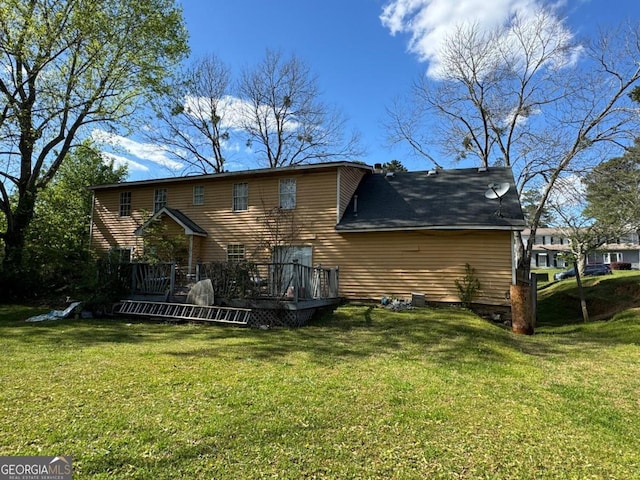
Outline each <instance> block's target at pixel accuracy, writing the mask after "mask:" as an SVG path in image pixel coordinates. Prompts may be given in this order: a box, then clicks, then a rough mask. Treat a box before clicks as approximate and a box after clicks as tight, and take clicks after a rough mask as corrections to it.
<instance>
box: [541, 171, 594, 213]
mask: <svg viewBox="0 0 640 480" xmlns="http://www.w3.org/2000/svg"><path fill="white" fill-rule="evenodd" d="M585 195H586V186H585V184H584V182H583V181H582V178H580V177H579V176H578V175H576V174H574V173H572V174H570V175H567V176H565V177H560V178H558V180H556V183H555V185H554V188H553V190H552V191H551V194H550V195H549V202H550V204H551V205H553V206H555V207H556V208H572V207H576V206H579V205H581V204H583V203H584V198H585Z"/></svg>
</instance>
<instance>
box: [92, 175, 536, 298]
mask: <svg viewBox="0 0 640 480" xmlns="http://www.w3.org/2000/svg"><path fill="white" fill-rule="evenodd" d="M494 184H495V185H498V184H501V185H507V184H508V185H509V186H511V188H510V189H509V190H508V191H507V192H506V194H504V196H503V197H502V198H499V199H498V198H487V196H486V195H485V193H486V192H487V190H488V186H489V185H494ZM92 190H93V193H94V208H93V218H92V228H91V244H92V247H93V248H94V249H95V250H96V251H97V252H103V253H105V252H110V253H111V254H116V255H118V256H120V258H122V259H123V260H129V259H134V258H136V257H138V256H140V255H141V254H142V253H143V251H144V248H145V244H144V241H143V238H144V233H145V231H146V230H147V229H149V228H150V227H151V226H152V225H154V224H155V225H157V224H161V225H163V228H164V229H165V233H167V234H168V235H170V236H172V237H173V238H175V239H178V240H180V241H181V242H182V245H183V249H182V253H181V258H179V259H178V261H180V262H181V264H182V265H184V266H185V268H187V269H188V270H189V271H193V270H194V268H195V265H196V263H197V262H213V261H232V262H233V261H238V260H244V259H247V260H252V261H259V262H268V261H279V262H283V261H286V262H288V261H291V260H293V259H296V260H298V261H299V262H300V263H302V264H304V265H309V266H311V265H314V266H315V265H318V264H321V265H323V266H331V267H339V272H340V292H339V293H340V296H342V297H346V298H349V299H375V300H379V299H380V298H382V297H383V296H387V297H391V296H397V297H401V298H407V297H410V296H411V294H412V293H420V294H424V295H425V298H426V300H427V301H432V302H458V301H459V297H458V294H457V289H456V286H455V281H456V280H457V279H461V278H462V277H463V276H464V272H465V264H467V263H468V264H470V265H471V266H472V267H473V268H474V269H475V270H476V274H477V277H478V279H479V280H480V283H481V287H482V288H481V291H480V294H479V297H478V299H477V302H479V303H485V304H489V305H501V306H508V305H509V300H508V292H509V286H510V284H511V283H512V282H513V281H514V278H515V263H514V254H513V244H514V242H513V233H514V231H517V230H522V229H523V228H524V219H523V215H522V211H521V208H520V203H519V200H518V196H517V193H516V192H515V188H513V175H512V172H511V170H510V169H508V168H497V167H496V168H489V169H474V168H469V169H456V170H432V171H425V172H397V173H392V172H383V171H380V170H378V169H374V168H372V167H371V166H368V165H365V164H362V163H357V162H333V163H320V164H313V165H299V166H291V167H284V168H278V169H256V170H247V171H239V172H225V173H220V174H211V175H197V176H186V177H176V178H165V179H159V180H145V181H134V182H126V183H120V184H114V185H100V186H94V187H92ZM147 248H149V246H147Z"/></svg>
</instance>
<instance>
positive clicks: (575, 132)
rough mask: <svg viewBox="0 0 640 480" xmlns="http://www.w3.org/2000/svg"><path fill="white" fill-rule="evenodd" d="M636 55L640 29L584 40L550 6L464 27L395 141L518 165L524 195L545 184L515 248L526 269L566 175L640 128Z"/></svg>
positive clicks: (397, 116)
mask: <svg viewBox="0 0 640 480" xmlns="http://www.w3.org/2000/svg"><path fill="white" fill-rule="evenodd" d="M638 58H640V32H639V30H638V29H637V27H631V26H628V27H626V28H621V29H620V30H619V31H617V32H610V33H608V34H606V35H603V36H602V37H600V38H599V39H598V40H597V41H594V42H591V43H588V44H585V45H577V44H576V43H574V42H573V40H572V38H571V37H570V35H568V34H567V32H566V30H565V29H564V28H562V26H561V24H560V23H559V22H558V21H557V19H556V18H555V17H554V16H553V15H552V14H551V13H549V12H545V11H540V12H539V13H538V14H537V15H536V16H535V17H533V18H526V19H525V18H522V17H520V16H517V15H516V16H514V18H513V19H512V21H511V23H510V24H509V25H505V26H503V27H500V28H498V29H496V30H493V31H491V32H489V33H483V32H482V31H481V30H480V29H479V27H478V26H477V25H471V26H468V27H460V28H459V29H458V30H457V31H456V33H455V34H454V35H453V36H452V37H450V38H449V40H448V41H447V42H446V44H445V47H444V51H443V61H442V63H441V65H440V66H439V69H438V70H437V71H436V74H437V76H436V77H435V78H430V77H426V76H425V77H424V78H422V79H421V80H420V81H419V82H417V83H416V84H415V85H414V88H413V97H412V101H411V103H410V104H413V105H414V106H415V107H414V108H409V109H405V110H404V111H403V110H402V109H401V110H398V109H392V111H391V113H392V116H391V121H390V123H389V127H390V139H391V140H392V141H395V142H398V141H406V142H409V144H411V145H413V146H414V148H416V147H415V146H416V145H418V146H419V148H418V150H419V151H425V152H426V151H427V147H439V148H440V149H441V150H442V151H443V152H444V153H446V154H448V155H450V156H452V157H453V158H457V159H461V158H468V157H475V158H476V159H477V161H478V164H479V165H482V166H485V167H486V166H491V165H504V166H508V167H512V168H513V170H514V174H515V175H516V177H517V188H518V192H519V193H520V194H522V193H523V192H524V191H525V190H527V189H533V188H535V189H538V190H539V191H540V192H541V194H540V198H539V203H538V204H537V206H536V208H535V209H534V211H533V214H532V216H531V224H530V228H531V235H530V237H529V241H528V243H527V244H526V245H525V244H524V243H523V242H522V241H520V242H519V248H518V250H519V252H518V253H519V255H518V265H519V268H520V269H521V270H523V271H524V273H525V275H528V272H529V269H530V264H531V252H532V248H533V239H534V238H535V233H536V230H537V228H538V225H539V222H540V219H541V216H542V215H543V213H544V212H545V204H546V202H547V200H548V198H549V195H550V194H551V192H552V191H553V190H554V188H555V186H556V183H557V182H558V181H559V179H562V178H563V177H564V176H566V175H568V174H571V173H576V172H584V171H588V170H589V169H590V168H591V167H592V166H593V165H594V164H597V163H598V162H599V161H601V159H602V158H605V157H603V155H605V152H606V151H607V148H611V147H612V146H613V147H619V146H620V145H621V144H624V143H625V142H628V141H630V140H631V139H632V138H633V136H634V134H637V131H638V126H639V120H640V116H639V115H638V110H637V108H635V107H634V106H633V105H632V101H631V99H630V98H629V93H630V92H631V90H632V89H633V86H634V84H636V82H637V81H638V80H639V79H640V65H639V64H638V63H637V59H638ZM404 105H405V106H406V105H407V103H405V104H404Z"/></svg>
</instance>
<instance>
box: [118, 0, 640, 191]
mask: <svg viewBox="0 0 640 480" xmlns="http://www.w3.org/2000/svg"><path fill="white" fill-rule="evenodd" d="M540 4H543V5H547V6H548V5H551V4H550V3H549V2H540V1H537V0H455V1H453V0H233V1H228V0H183V1H182V7H183V10H184V17H185V21H186V25H187V28H188V30H189V34H190V41H189V43H190V47H191V55H192V57H193V58H197V57H201V56H203V55H207V54H210V53H215V54H216V55H217V56H218V57H219V58H220V59H221V60H223V61H224V62H225V63H227V64H228V65H229V66H230V67H231V70H232V71H233V72H234V73H239V72H240V71H241V70H242V68H244V67H247V66H252V65H255V64H256V63H257V62H259V61H260V60H261V59H262V58H263V57H264V54H265V51H266V49H272V50H280V51H282V53H284V54H285V55H289V54H295V55H296V56H298V57H299V58H300V59H302V60H304V61H305V62H306V63H307V65H309V67H310V68H311V70H312V71H313V73H315V74H316V75H317V77H318V82H319V85H320V88H321V91H322V99H323V101H325V102H326V103H329V104H332V105H335V106H337V107H338V108H339V109H340V110H341V111H342V113H343V114H344V115H345V116H346V117H347V119H348V125H349V126H350V127H351V128H354V129H356V130H358V131H359V132H360V133H361V136H362V143H363V146H364V148H365V149H366V151H367V154H366V155H364V156H363V157H362V158H360V160H362V161H365V162H367V163H369V164H374V163H377V162H387V161H390V160H392V159H398V160H400V161H401V162H402V163H403V164H404V165H405V166H407V167H408V168H409V169H410V170H424V169H428V168H430V167H431V164H429V163H428V162H426V160H420V159H418V158H416V157H415V156H413V155H412V154H411V152H410V150H408V149H407V148H405V147H391V146H389V145H388V144H387V142H386V132H385V129H384V127H383V122H384V121H385V120H386V113H385V109H386V107H388V106H389V105H390V104H391V102H392V100H393V98H394V97H397V96H401V95H403V94H405V93H406V92H407V91H408V89H409V88H410V86H411V83H412V82H413V81H414V80H415V79H416V78H417V77H418V76H419V75H424V74H425V72H426V71H427V70H428V68H429V66H430V65H431V66H432V65H434V64H435V63H436V62H437V53H435V51H436V48H437V45H438V42H439V41H440V40H441V38H443V35H446V33H447V32H448V31H450V30H451V29H452V28H453V27H454V26H455V24H456V22H458V21H460V20H470V21H476V22H478V23H480V24H486V25H487V26H490V25H491V24H495V22H500V21H503V20H504V19H505V18H507V16H508V15H509V14H510V12H513V9H514V8H523V9H527V8H533V7H535V6H536V5H540ZM412 5H413V6H415V5H419V6H420V8H417V9H415V10H411V6H412ZM553 5H554V6H557V7H558V12H559V14H560V15H561V16H563V17H565V20H564V22H565V26H566V28H567V29H569V30H570V31H571V32H572V33H573V34H574V35H575V36H576V37H578V38H579V37H581V36H589V35H591V34H592V33H593V32H594V31H595V29H597V28H600V27H604V28H606V26H607V25H612V24H617V23H620V22H622V21H624V20H627V19H631V20H635V21H637V20H638V16H639V14H640V4H638V3H637V0H621V1H616V2H611V1H605V0H590V1H589V0H566V1H562V0H561V1H559V2H554V3H553ZM385 9H386V10H385ZM385 12H386V13H385ZM123 142H127V143H126V145H122V144H123ZM116 143H120V145H121V149H120V151H119V152H118V154H117V155H118V158H119V159H120V160H121V161H127V162H130V167H129V170H130V176H129V178H130V179H144V178H155V177H165V176H168V175H170V172H171V171H174V172H178V170H179V166H177V165H175V164H174V163H172V162H171V161H170V160H168V159H166V158H164V157H163V155H162V153H160V152H158V151H157V150H155V149H154V148H153V146H152V145H149V144H144V143H140V142H139V141H137V140H135V139H132V138H130V139H126V140H125V139H121V141H120V142H116ZM436 153H437V152H434V155H436ZM440 163H442V164H444V165H445V166H446V165H447V159H441V162H440ZM163 164H164V167H163V166H161V165H163ZM231 165H232V166H231V169H242V168H252V167H255V166H256V165H255V164H251V163H250V162H248V161H246V159H245V158H243V156H242V154H237V155H236V156H235V157H234V158H233V162H232V163H231ZM176 174H177V173H176Z"/></svg>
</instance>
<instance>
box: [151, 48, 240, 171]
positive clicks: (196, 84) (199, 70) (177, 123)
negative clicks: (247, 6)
mask: <svg viewBox="0 0 640 480" xmlns="http://www.w3.org/2000/svg"><path fill="white" fill-rule="evenodd" d="M236 104H237V102H236V101H235V100H234V99H233V97H232V96H231V72H230V70H229V68H228V67H227V66H226V65H225V64H224V63H223V62H222V61H221V60H220V59H219V58H218V57H216V56H215V55H213V54H211V55H208V56H206V57H203V58H201V59H199V60H196V61H195V62H193V63H192V64H191V66H190V67H189V68H187V69H186V70H185V71H183V72H180V74H179V78H178V79H177V81H176V82H175V83H174V85H173V86H172V88H171V89H170V90H169V91H168V92H167V94H166V95H165V96H163V97H161V98H160V99H159V100H158V101H157V102H155V103H154V105H153V107H154V110H155V113H156V117H157V120H158V124H157V125H156V128H153V129H151V130H150V131H149V132H148V137H149V138H150V139H151V140H153V141H154V142H157V143H159V144H160V145H162V146H163V147H164V148H165V150H166V152H167V153H168V154H169V155H171V156H173V157H174V158H175V159H177V160H178V161H180V162H182V163H183V164H185V165H187V166H188V169H190V170H194V169H195V170H196V171H199V172H201V173H211V172H214V173H220V172H223V171H224V167H225V152H224V151H225V142H227V141H228V140H229V137H230V133H229V132H230V129H231V128H232V126H233V121H232V120H231V119H230V118H229V117H232V116H233V111H234V107H235V106H236Z"/></svg>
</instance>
